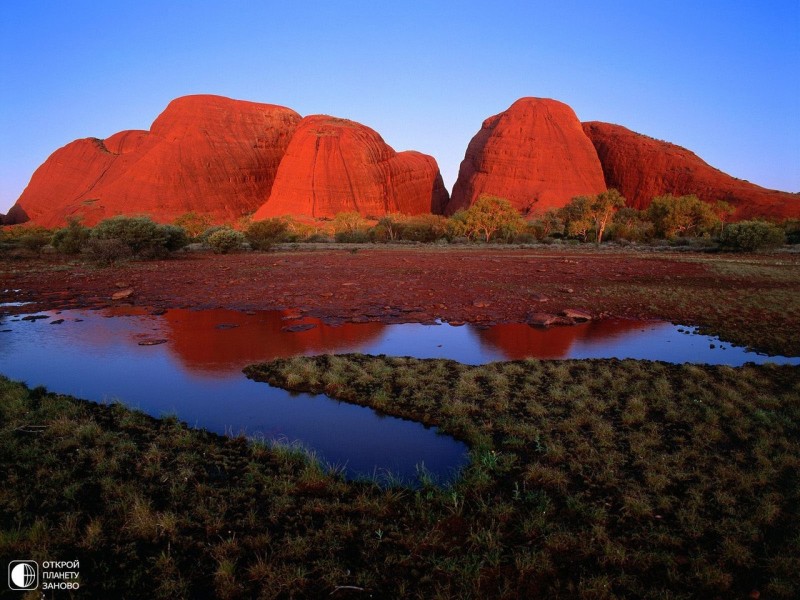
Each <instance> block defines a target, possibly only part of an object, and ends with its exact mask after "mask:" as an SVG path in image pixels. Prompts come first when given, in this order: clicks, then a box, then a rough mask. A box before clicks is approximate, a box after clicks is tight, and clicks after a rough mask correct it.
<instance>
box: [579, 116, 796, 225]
mask: <svg viewBox="0 0 800 600" xmlns="http://www.w3.org/2000/svg"><path fill="white" fill-rule="evenodd" d="M583 129H584V131H585V132H586V135H587V136H588V137H589V139H591V141H592V143H593V144H594V147H595V148H596V150H597V154H598V156H599V158H600V163H601V164H602V166H603V173H604V176H605V179H606V183H607V184H608V187H613V188H616V189H618V190H619V191H620V192H621V193H622V195H623V196H625V198H626V199H627V202H628V205H629V206H633V207H635V208H639V209H643V208H647V207H648V206H649V205H650V202H651V201H652V199H653V198H654V197H656V196H661V195H664V194H673V195H676V196H683V195H687V194H694V195H696V196H697V197H698V198H700V199H701V200H704V201H706V202H716V201H717V200H723V201H725V202H727V203H729V204H730V205H731V206H733V207H734V208H735V209H736V212H735V214H734V218H735V219H746V218H750V217H757V216H760V217H771V218H777V219H782V218H787V217H795V218H797V217H800V195H798V194H790V193H787V192H779V191H774V190H768V189H765V188H762V187H759V186H757V185H755V184H752V183H750V182H748V181H743V180H741V179H736V178H735V177H731V176H730V175H727V174H726V173H723V172H722V171H720V170H718V169H715V168H714V167H712V166H711V165H709V164H708V163H706V162H705V161H703V160H702V159H701V158H700V157H698V156H697V155H696V154H694V153H693V152H691V151H689V150H687V149H686V148H682V147H680V146H676V145H675V144H670V143H669V142H664V141H661V140H655V139H653V138H650V137H647V136H646V135H641V134H639V133H635V132H633V131H631V130H630V129H626V128H625V127H622V126H620V125H612V124H610V123H600V122H597V121H592V122H588V123H584V124H583Z"/></svg>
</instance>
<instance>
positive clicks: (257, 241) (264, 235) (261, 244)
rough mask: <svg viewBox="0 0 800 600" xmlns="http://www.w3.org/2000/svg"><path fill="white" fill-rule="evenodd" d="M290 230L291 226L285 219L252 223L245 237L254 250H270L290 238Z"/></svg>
mask: <svg viewBox="0 0 800 600" xmlns="http://www.w3.org/2000/svg"><path fill="white" fill-rule="evenodd" d="M288 229H289V224H288V223H287V222H286V221H285V220H284V219H280V218H274V219H266V220H264V221H256V222H255V223H251V224H250V226H249V227H248V228H247V231H245V234H244V235H245V238H247V241H248V242H249V243H250V247H251V248H253V250H269V249H270V247H272V245H273V244H277V243H279V242H282V241H284V240H285V239H286V238H287V237H288V233H289V232H288Z"/></svg>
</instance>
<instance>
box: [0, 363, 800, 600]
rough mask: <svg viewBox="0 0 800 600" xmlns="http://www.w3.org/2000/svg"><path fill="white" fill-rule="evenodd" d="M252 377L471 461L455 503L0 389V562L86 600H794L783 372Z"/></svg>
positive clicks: (447, 492)
mask: <svg viewBox="0 0 800 600" xmlns="http://www.w3.org/2000/svg"><path fill="white" fill-rule="evenodd" d="M247 373H248V375H250V376H251V377H254V378H257V379H259V380H266V381H270V382H273V383H275V384H279V385H283V386H286V387H290V388H291V389H295V390H305V389H308V390H313V391H325V392H327V393H328V394H330V395H331V396H333V397H335V398H339V399H344V400H347V401H352V402H356V403H359V404H364V405H368V406H372V407H374V408H376V409H378V410H381V411H382V412H385V413H388V414H393V415H398V416H404V417H409V418H414V419H417V420H420V421H422V422H424V423H427V424H430V425H438V426H439V427H441V429H442V430H443V431H445V432H448V433H451V434H454V435H457V436H459V437H461V438H462V439H465V440H467V441H469V443H470V444H471V446H472V451H471V465H470V466H469V467H468V468H467V469H466V471H465V472H464V473H463V474H462V476H461V478H460V479H459V480H458V481H456V482H455V483H454V484H453V485H450V486H442V487H439V486H435V485H433V482H431V481H429V480H424V481H422V483H421V485H420V487H418V488H416V489H412V488H406V487H400V486H398V485H396V484H393V483H391V482H389V483H388V484H385V485H383V486H380V485H377V484H375V483H372V482H346V481H343V480H342V479H341V477H340V476H339V475H338V474H337V473H336V472H333V473H329V472H325V470H324V469H323V468H322V467H321V466H320V465H319V464H317V463H315V462H313V461H310V460H309V459H308V458H307V457H306V456H305V455H304V454H303V453H302V452H299V451H298V450H297V449H294V448H285V447H269V446H268V445H265V444H263V443H258V442H248V441H247V440H245V439H244V438H241V437H239V438H233V439H231V438H222V437H219V436H216V435H213V434H209V433H207V432H204V431H198V430H192V429H188V428H187V427H185V426H184V425H182V424H180V423H179V422H177V421H176V420H175V419H174V418H165V419H160V420H156V419H152V418H150V417H147V416H145V415H143V414H141V413H137V412H134V411H131V410H129V409H127V408H124V407H123V406H121V405H119V404H112V405H97V404H92V403H88V402H84V401H79V400H75V399H73V398H68V397H64V396H59V395H56V394H49V393H47V392H45V391H44V390H42V389H41V388H37V389H33V390H30V389H27V388H25V387H24V386H22V385H19V384H14V383H12V382H9V381H8V380H5V379H0V459H2V460H0V476H2V479H3V481H4V482H7V485H4V486H2V487H1V488H0V549H1V551H2V553H3V555H6V556H12V555H13V556H25V557H26V558H31V559H34V560H49V559H54V558H56V557H57V558H58V559H65V560H67V559H68V560H74V559H79V560H80V565H81V567H80V573H81V589H80V597H82V598H107V597H114V596H119V595H120V594H123V595H125V597H131V598H181V597H187V598H188V597H191V598H208V597H219V598H236V597H252V598H291V597H293V598H319V597H366V595H367V594H371V595H372V597H376V598H377V597H380V598H520V597H548V598H612V597H639V598H713V597H747V595H748V594H749V593H750V592H751V591H752V590H758V591H759V592H760V593H761V595H762V597H770V598H793V597H796V595H797V592H798V589H797V581H796V573H797V572H798V567H800V564H798V558H797V557H798V556H800V529H798V527H799V525H798V523H800V514H798V511H799V510H800V509H799V508H798V507H800V497H798V495H799V494H800V486H798V472H800V469H799V468H800V442H798V440H800V435H798V434H800V431H798V428H799V427H800V369H798V368H797V367H777V366H773V365H765V366H754V365H747V366H745V367H742V368H736V369H734V368H728V367H704V366H693V365H668V364H663V363H652V362H644V361H616V360H606V361H532V360H531V361H523V362H508V363H494V364H490V365H485V366H478V367H471V366H466V365H461V364H458V363H455V362H452V361H445V360H416V359H409V358H387V357H368V356H361V355H346V356H321V357H310V358H302V357H298V358H292V359H285V360H279V361H275V362H273V363H268V364H265V365H257V366H253V367H250V368H248V369H247Z"/></svg>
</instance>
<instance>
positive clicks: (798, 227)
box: [783, 219, 800, 244]
mask: <svg viewBox="0 0 800 600" xmlns="http://www.w3.org/2000/svg"><path fill="white" fill-rule="evenodd" d="M783 230H784V232H785V233H786V243H787V244H800V219H786V220H785V221H784V222H783Z"/></svg>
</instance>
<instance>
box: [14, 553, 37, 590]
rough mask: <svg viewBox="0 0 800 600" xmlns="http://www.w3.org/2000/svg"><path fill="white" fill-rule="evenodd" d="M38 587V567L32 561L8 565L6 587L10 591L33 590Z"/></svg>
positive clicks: (15, 561)
mask: <svg viewBox="0 0 800 600" xmlns="http://www.w3.org/2000/svg"><path fill="white" fill-rule="evenodd" d="M38 586H39V565H38V564H37V563H36V561H34V560H12V561H11V562H10V563H8V587H9V588H10V589H12V590H22V591H24V590H35V589H36V588H37V587H38Z"/></svg>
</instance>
